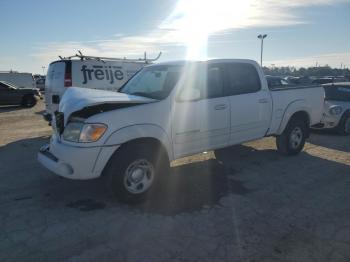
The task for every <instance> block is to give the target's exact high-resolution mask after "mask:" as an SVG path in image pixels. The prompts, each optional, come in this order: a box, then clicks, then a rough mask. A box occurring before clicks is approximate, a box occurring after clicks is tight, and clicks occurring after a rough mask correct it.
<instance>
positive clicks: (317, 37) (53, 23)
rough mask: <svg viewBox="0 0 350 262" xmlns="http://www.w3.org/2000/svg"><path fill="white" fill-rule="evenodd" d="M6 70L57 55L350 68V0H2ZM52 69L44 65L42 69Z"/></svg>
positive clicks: (1, 50)
mask: <svg viewBox="0 0 350 262" xmlns="http://www.w3.org/2000/svg"><path fill="white" fill-rule="evenodd" d="M0 10H1V21H2V23H1V24H0V35H1V41H0V70H10V69H12V70H16V71H21V72H32V73H42V72H43V71H45V70H46V69H47V66H48V65H49V63H50V62H52V61H54V60H57V59H58V56H59V55H60V56H70V55H74V54H75V53H76V52H77V50H81V51H82V53H83V54H86V55H94V56H104V57H106V56H108V57H128V58H139V57H143V53H144V52H145V51H146V52H147V56H148V57H150V58H152V57H155V56H156V55H157V54H158V53H159V52H162V56H161V58H160V59H159V61H169V60H180V59H199V60H204V59H210V58H247V59H254V60H256V61H260V47H261V46H260V45H261V42H260V40H259V39H258V38H257V35H259V34H267V37H266V39H265V40H264V53H263V64H264V65H265V66H273V65H275V66H296V67H301V66H305V67H307V66H315V65H316V64H317V65H319V66H323V65H326V64H328V65H330V66H332V67H337V68H340V67H347V68H350V33H349V28H350V0H293V1H287V0H284V1H280V0H264V1H262V0H147V1H142V0H128V1H121V0H99V1H93V0H74V1H73V0H60V1H53V0H31V1H28V0H27V1H26V0H0ZM43 67H45V68H43Z"/></svg>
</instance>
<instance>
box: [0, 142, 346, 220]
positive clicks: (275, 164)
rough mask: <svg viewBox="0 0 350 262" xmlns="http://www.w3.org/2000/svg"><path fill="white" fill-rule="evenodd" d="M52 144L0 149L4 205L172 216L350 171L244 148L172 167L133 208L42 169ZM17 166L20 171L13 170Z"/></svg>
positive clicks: (91, 185) (101, 189)
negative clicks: (41, 159) (43, 150)
mask: <svg viewBox="0 0 350 262" xmlns="http://www.w3.org/2000/svg"><path fill="white" fill-rule="evenodd" d="M47 141H48V138H47V137H37V138H31V139H24V140H19V141H16V142H13V143H10V144H7V145H5V146H2V147H0V166H1V167H2V168H1V170H0V184H1V186H2V188H3V190H2V193H1V195H2V196H4V197H5V198H3V200H1V201H0V202H2V201H5V202H8V201H10V202H11V201H16V202H25V201H32V202H33V201H35V205H39V206H37V208H38V209H40V208H43V209H45V208H46V207H47V206H50V208H54V207H62V206H64V207H65V208H67V209H77V210H79V211H82V212H87V211H88V212H93V211H97V210H99V209H108V208H122V209H126V210H130V211H132V212H141V213H150V214H162V215H170V216H172V215H176V214H180V213H188V212H196V211H208V210H210V209H211V208H215V207H219V206H220V205H222V201H221V200H222V199H224V198H225V197H226V196H232V195H233V196H237V197H239V198H249V196H250V195H251V194H254V193H256V192H258V191H260V190H264V186H266V185H267V184H266V183H267V182H266V181H269V182H268V184H269V186H270V187H271V186H272V187H276V188H278V187H279V184H278V183H277V182H276V181H278V180H280V179H281V176H283V179H285V183H287V184H288V183H289V180H290V181H292V183H294V184H295V183H298V180H296V178H295V174H297V175H298V176H300V178H302V179H301V182H300V183H302V181H303V179H304V180H307V179H315V180H317V179H318V176H319V175H322V174H323V173H324V174H326V173H327V176H328V175H329V176H330V177H329V179H331V178H332V177H331V176H334V177H336V176H338V179H339V174H346V173H349V170H350V168H349V166H348V165H345V164H342V163H338V162H333V161H329V160H325V159H322V158H318V157H315V156H311V155H309V154H307V153H305V152H302V153H301V154H300V155H298V156H295V157H290V158H287V157H284V156H281V155H279V154H278V153H277V152H276V151H275V150H272V149H268V150H257V149H255V148H253V147H250V146H246V145H240V146H234V147H231V148H228V149H224V150H220V151H218V152H217V153H216V158H215V157H214V156H212V157H209V158H206V159H205V158H204V157H202V155H198V156H195V157H194V160H193V161H191V162H189V163H185V164H182V165H178V166H175V167H172V168H171V171H170V174H164V175H165V176H167V177H163V178H164V179H161V182H160V183H159V185H157V187H155V190H154V191H151V192H150V194H149V196H148V198H147V200H146V201H145V202H143V203H142V204H137V205H132V206H130V205H123V204H120V203H119V202H118V201H116V199H115V198H114V197H113V196H112V195H111V193H109V192H107V191H106V190H105V188H106V187H105V184H104V181H103V180H102V179H96V180H87V181H74V180H69V179H63V178H60V177H58V176H56V175H53V174H51V173H50V172H49V171H47V170H46V169H44V168H43V167H41V166H40V164H39V163H38V162H37V160H36V154H37V151H38V150H39V148H40V146H41V145H42V144H44V143H46V142H47ZM16 162H17V163H18V164H17V165H16V164H14V163H16ZM287 166H288V167H287ZM301 167H304V169H301ZM316 167H317V168H319V167H321V169H317V170H318V171H317V172H319V173H317V172H316V171H315V172H312V169H313V168H316ZM310 171H311V172H310ZM335 171H337V172H336V173H335ZM332 172H333V173H334V174H332ZM252 174H253V175H252ZM330 174H332V175H330ZM327 179H328V178H327ZM274 183H276V184H274ZM39 212H40V210H39ZM67 212H68V211H67Z"/></svg>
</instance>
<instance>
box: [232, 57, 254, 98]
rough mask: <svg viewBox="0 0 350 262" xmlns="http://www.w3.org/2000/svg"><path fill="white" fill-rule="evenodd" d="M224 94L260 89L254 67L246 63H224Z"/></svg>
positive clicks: (243, 92) (251, 91)
mask: <svg viewBox="0 0 350 262" xmlns="http://www.w3.org/2000/svg"><path fill="white" fill-rule="evenodd" d="M226 74H227V78H226V79H227V84H226V92H225V93H226V95H228V96H232V95H240V94H247V93H255V92H258V91H259V90H260V89H261V82H260V78H259V75H258V72H257V71H256V69H255V67H254V66H253V65H251V64H246V63H234V64H227V65H226Z"/></svg>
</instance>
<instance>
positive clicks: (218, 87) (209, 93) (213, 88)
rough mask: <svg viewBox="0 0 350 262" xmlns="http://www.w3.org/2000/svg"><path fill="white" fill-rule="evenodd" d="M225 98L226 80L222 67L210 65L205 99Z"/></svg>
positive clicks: (204, 93) (205, 85)
mask: <svg viewBox="0 0 350 262" xmlns="http://www.w3.org/2000/svg"><path fill="white" fill-rule="evenodd" d="M222 96H224V79H223V72H222V67H221V66H220V65H216V64H209V65H208V67H207V73H206V82H205V84H204V90H203V98H207V99H210V98H215V97H222Z"/></svg>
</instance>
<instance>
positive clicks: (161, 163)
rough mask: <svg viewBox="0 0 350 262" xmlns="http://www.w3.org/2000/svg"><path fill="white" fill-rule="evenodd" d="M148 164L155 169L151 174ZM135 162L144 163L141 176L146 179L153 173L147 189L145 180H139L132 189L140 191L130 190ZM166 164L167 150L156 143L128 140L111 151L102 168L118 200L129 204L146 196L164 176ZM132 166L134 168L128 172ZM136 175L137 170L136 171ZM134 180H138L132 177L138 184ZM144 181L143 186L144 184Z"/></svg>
mask: <svg viewBox="0 0 350 262" xmlns="http://www.w3.org/2000/svg"><path fill="white" fill-rule="evenodd" d="M135 163H136V164H135ZM148 164H150V165H151V168H152V170H153V171H154V172H153V174H151V171H150V170H149V169H148V166H147V165H148ZM135 165H140V166H142V165H143V167H144V169H143V170H146V171H142V173H143V174H142V176H143V178H145V179H146V180H147V177H149V176H153V178H152V181H151V184H150V185H149V187H148V188H147V189H146V187H147V186H148V182H147V183H144V184H142V183H140V184H139V185H140V188H139V186H137V188H136V189H135V191H137V190H140V192H131V186H132V183H133V182H132V175H130V174H132V173H136V172H137V170H136V169H137V168H135ZM145 166H146V167H145ZM169 166H170V165H169V160H168V158H167V155H166V153H165V152H164V151H163V150H161V149H160V148H159V147H156V148H155V147H154V146H152V145H150V144H148V143H131V144H126V145H122V147H121V148H120V149H118V150H117V151H116V152H115V153H114V154H113V156H112V157H111V159H110V160H109V162H108V164H107V166H106V169H105V170H104V176H105V178H106V181H107V183H108V184H107V186H108V187H109V188H110V190H111V191H112V192H113V193H114V195H115V196H116V197H117V198H118V199H119V200H120V201H122V202H125V203H128V204H136V203H140V202H143V201H144V200H146V198H147V195H148V194H149V193H150V192H151V190H155V189H156V188H155V187H156V183H157V180H159V178H160V177H162V176H165V174H164V173H165V172H167V168H168V167H169ZM139 169H142V168H139ZM132 170H133V172H131V171H132ZM139 173H140V172H139ZM136 175H138V174H137V173H136ZM148 181H149V180H148ZM137 182H138V181H135V184H137ZM141 184H142V185H141ZM144 185H146V186H145V187H144V188H143V186H144ZM128 186H129V187H128ZM145 189H146V190H145ZM142 190H145V191H142ZM141 191H142V192H141Z"/></svg>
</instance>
